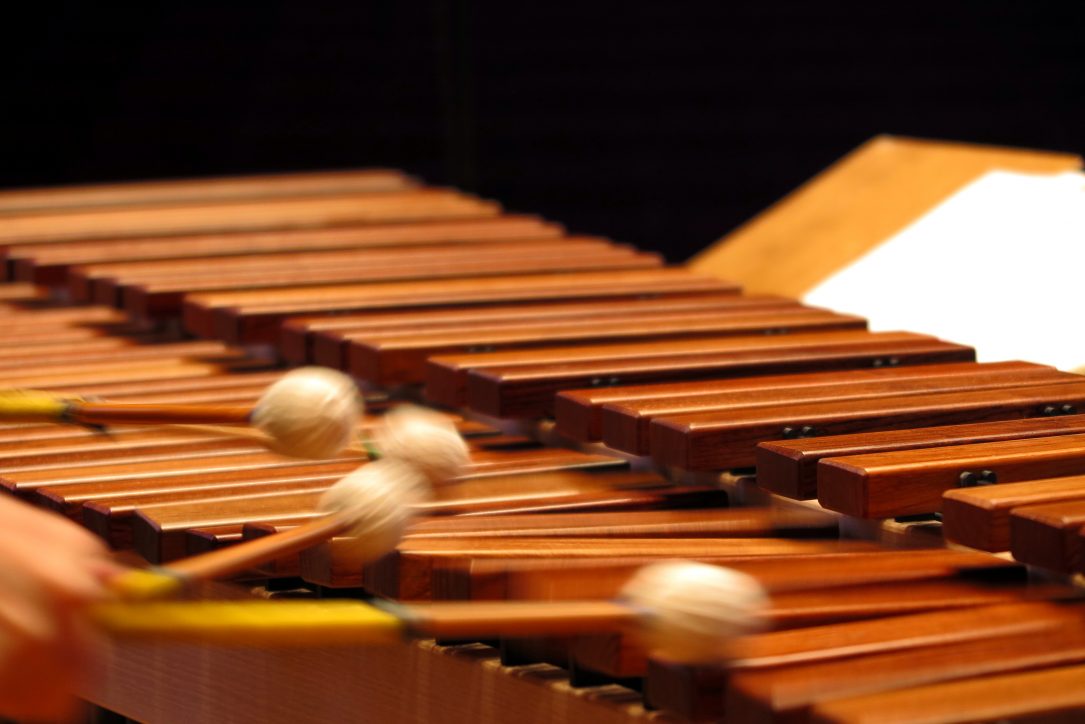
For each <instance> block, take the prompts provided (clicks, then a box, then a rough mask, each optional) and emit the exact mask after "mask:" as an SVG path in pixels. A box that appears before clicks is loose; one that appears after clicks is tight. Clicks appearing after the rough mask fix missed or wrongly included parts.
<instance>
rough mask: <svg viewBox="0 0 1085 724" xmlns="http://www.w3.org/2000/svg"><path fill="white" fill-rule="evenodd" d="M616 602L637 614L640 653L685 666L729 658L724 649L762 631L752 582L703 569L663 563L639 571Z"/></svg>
mask: <svg viewBox="0 0 1085 724" xmlns="http://www.w3.org/2000/svg"><path fill="white" fill-rule="evenodd" d="M619 600H620V601H621V602H623V603H625V604H626V605H628V606H631V607H633V608H634V609H636V610H637V611H638V612H639V613H640V623H641V626H640V629H639V631H638V632H637V635H638V637H639V638H640V639H641V641H642V643H643V644H644V646H645V648H647V649H649V650H650V651H653V652H656V653H658V654H659V655H661V656H663V657H665V658H667V659H670V660H672V661H678V662H682V663H687V664H702V663H713V662H718V661H720V660H723V659H726V658H728V657H729V647H730V643H731V642H732V641H733V640H734V639H735V638H737V637H738V636H742V635H745V634H751V633H756V632H757V631H759V630H760V629H762V628H763V627H764V612H765V609H766V608H767V606H768V594H767V593H766V592H765V590H764V588H762V587H761V584H760V583H759V582H758V581H757V579H755V578H753V577H752V576H749V575H747V574H745V573H742V572H740V571H736V570H733V569H729V568H721V567H719V566H712V565H707V564H703V563H691V562H687V561H663V562H660V563H654V564H651V565H649V566H645V567H644V568H642V569H640V570H639V571H638V572H637V573H636V575H634V576H633V577H632V578H631V579H630V580H629V582H628V583H626V584H625V586H624V587H623V588H622V592H621V596H620V597H619Z"/></svg>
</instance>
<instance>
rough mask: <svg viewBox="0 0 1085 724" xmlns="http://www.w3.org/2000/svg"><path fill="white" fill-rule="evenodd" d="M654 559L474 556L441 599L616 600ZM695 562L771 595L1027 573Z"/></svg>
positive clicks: (937, 559) (918, 565)
mask: <svg viewBox="0 0 1085 724" xmlns="http://www.w3.org/2000/svg"><path fill="white" fill-rule="evenodd" d="M651 560H652V559H651V558H650V557H647V556H635V555H627V554H618V555H617V556H616V557H615V558H613V559H609V560H605V559H600V560H584V559H582V560H573V559H553V560H546V559H542V560H540V559H526V558H523V559H490V558H488V559H478V558H473V557H471V556H470V555H466V556H464V557H461V558H447V559H442V560H438V561H435V563H434V566H435V567H434V572H433V578H432V589H433V597H434V598H439V599H455V600H476V599H477V600H494V599H505V598H528V599H531V598H535V599H538V598H542V599H563V598H577V597H580V598H610V597H612V596H614V595H615V593H616V591H618V590H619V588H620V587H621V586H622V585H623V584H624V583H625V582H626V581H627V580H628V579H629V578H630V577H631V576H632V575H633V574H634V573H635V572H636V571H637V570H638V569H639V568H640V567H641V566H643V565H645V564H646V563H648V562H650V561H651ZM692 560H698V561H703V562H705V563H717V564H720V565H727V566H728V567H730V568H735V569H737V570H740V571H742V572H744V573H748V574H749V575H751V576H754V577H755V578H757V580H758V581H759V582H760V583H761V585H762V586H764V587H765V588H766V589H768V590H769V591H770V592H774V593H775V592H783V591H789V590H805V589H810V588H831V587H847V586H856V585H875V584H888V583H906V582H911V581H922V580H935V579H948V578H958V577H960V578H962V579H966V580H985V579H990V580H996V581H997V580H1010V581H1017V582H1023V581H1024V580H1025V574H1024V569H1023V568H1022V567H1021V566H1019V565H1015V564H1013V563H1012V562H1011V561H1007V560H1004V559H1002V558H997V557H995V556H992V555H989V554H986V553H978V552H974V551H960V550H947V549H943V548H932V549H920V550H909V551H900V550H887V549H880V550H877V549H866V548H860V549H859V550H858V551H854V550H843V551H836V552H834V551H831V550H830V551H827V552H820V553H811V554H808V555H806V556H801V557H800V556H792V557H782V558H774V559H771V560H769V559H756V560H749V561H744V560H735V559H733V558H727V556H726V555H725V554H719V555H717V554H714V553H713V552H711V551H707V550H706V551H704V552H702V553H700V554H695V555H694V556H693V558H692Z"/></svg>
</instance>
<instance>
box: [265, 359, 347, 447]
mask: <svg viewBox="0 0 1085 724" xmlns="http://www.w3.org/2000/svg"><path fill="white" fill-rule="evenodd" d="M362 411H363V403H362V396H361V394H360V393H359V392H358V388H357V386H355V384H354V381H353V380H352V379H351V378H350V377H348V376H347V375H345V374H343V373H342V372H338V371H336V370H333V369H329V368H327V367H300V368H298V369H296V370H291V371H290V372H287V373H286V374H285V375H283V376H282V377H281V378H280V379H279V380H278V381H276V382H275V384H273V385H271V387H269V388H268V389H267V391H266V392H264V394H263V395H262V396H261V397H260V399H259V401H257V403H256V406H255V407H254V408H253V411H252V415H251V416H250V419H251V421H252V424H253V425H255V426H256V428H257V429H259V430H260V431H262V432H263V433H264V434H266V435H268V436H269V437H270V438H271V439H272V441H273V443H272V444H273V445H274V447H275V449H276V450H277V451H278V452H281V453H283V454H285V455H292V456H294V457H299V458H311V459H321V458H330V457H334V456H335V455H337V454H339V453H340V452H342V451H343V450H344V449H345V448H347V447H348V446H349V445H350V444H351V441H352V439H353V437H354V429H355V425H357V423H358V420H359V418H361V415H362Z"/></svg>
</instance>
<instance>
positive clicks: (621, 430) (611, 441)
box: [600, 366, 1081, 455]
mask: <svg viewBox="0 0 1085 724" xmlns="http://www.w3.org/2000/svg"><path fill="white" fill-rule="evenodd" d="M921 371H926V370H921ZM961 372H962V373H961V374H955V375H952V376H950V375H947V376H945V377H938V376H934V375H925V376H922V377H916V378H915V379H907V378H905V379H887V380H885V381H878V382H861V381H858V380H857V381H856V382H855V383H854V384H848V385H843V384H837V385H827V386H824V387H818V386H810V387H801V388H798V389H781V388H767V387H766V388H762V389H758V390H751V391H741V392H739V391H736V392H716V393H711V394H705V395H696V396H693V395H690V396H686V397H681V398H677V399H665V398H664V399H660V398H652V399H648V400H644V401H640V402H631V403H621V404H616V403H609V404H606V405H604V406H603V409H602V410H601V411H600V418H601V421H600V426H601V429H602V433H603V441H604V442H605V443H606V444H607V445H608V446H609V447H612V448H614V449H616V450H622V451H624V452H629V453H634V454H637V455H647V454H649V453H650V452H651V450H650V447H649V434H648V431H649V423H650V422H651V421H652V420H653V419H654V418H656V417H669V416H672V415H686V414H692V413H709V412H711V413H716V412H718V413H719V414H721V415H726V414H727V413H728V412H730V411H732V410H737V409H742V408H745V407H757V406H764V405H779V404H796V405H797V404H805V403H811V402H820V401H823V400H826V401H836V400H863V399H878V398H884V397H900V396H905V395H915V394H925V393H933V392H966V391H972V390H984V389H999V388H1004V387H1025V386H1028V385H1036V384H1052V383H1060V382H1080V381H1081V377H1080V375H1074V374H1070V373H1069V372H1058V371H1056V370H1054V369H1044V368H1033V369H1024V370H1018V369H1014V368H1012V367H1011V368H1009V369H1006V370H1000V369H999V368H997V367H996V368H993V369H992V368H988V367H986V366H977V367H976V369H975V370H973V371H972V372H971V373H966V372H964V370H962V371H961Z"/></svg>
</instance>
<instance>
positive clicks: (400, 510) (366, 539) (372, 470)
mask: <svg viewBox="0 0 1085 724" xmlns="http://www.w3.org/2000/svg"><path fill="white" fill-rule="evenodd" d="M375 439H376V445H377V449H378V451H379V453H380V455H381V457H380V459H378V460H375V461H373V462H370V463H368V464H366V465H363V466H362V467H360V468H358V469H357V470H355V471H354V472H353V473H351V474H349V475H347V476H346V477H345V478H343V479H342V480H340V481H339V482H337V483H336V484H335V485H333V486H332V487H331V488H329V489H328V491H327V492H325V493H324V495H323V496H321V499H320V506H319V507H320V510H322V511H324V512H326V513H329V514H332V515H335V516H337V517H339V518H340V519H341V520H342V521H343V523H344V526H347V533H346V535H347V536H349V537H350V538H351V539H352V541H353V543H352V551H353V552H354V553H355V554H356V555H357V557H358V559H359V560H362V561H367V560H374V559H376V558H379V557H381V556H383V555H385V554H386V553H389V552H391V551H392V550H393V549H394V548H395V547H396V544H397V543H399V540H400V538H402V537H403V532H404V531H405V530H406V527H407V525H408V523H409V522H410V519H411V517H412V515H413V510H414V507H415V506H416V505H417V504H419V503H424V502H426V501H427V500H429V499H430V498H431V497H432V494H433V487H434V486H436V485H440V484H442V483H445V482H447V481H449V480H451V479H453V478H455V477H457V476H459V475H460V474H461V472H462V471H463V468H464V466H466V465H467V463H468V461H469V457H468V450H467V444H466V443H465V442H464V441H463V438H462V437H460V434H459V433H458V432H457V431H456V428H455V426H454V425H453V424H452V423H451V422H449V421H448V419H447V418H445V417H444V416H442V415H439V414H437V413H434V412H431V411H429V410H425V409H422V408H419V407H413V406H410V405H404V406H402V407H398V408H396V409H394V410H392V411H390V412H388V414H386V415H385V416H384V420H383V424H382V425H381V427H380V428H379V429H378V431H377V433H376V436H375Z"/></svg>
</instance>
